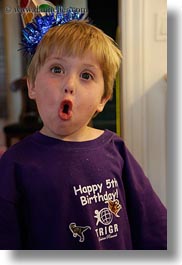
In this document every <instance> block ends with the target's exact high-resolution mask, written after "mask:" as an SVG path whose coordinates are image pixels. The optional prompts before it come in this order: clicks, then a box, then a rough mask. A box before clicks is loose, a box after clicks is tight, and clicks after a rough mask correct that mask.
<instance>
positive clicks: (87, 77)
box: [81, 72, 93, 80]
mask: <svg viewBox="0 0 182 265" xmlns="http://www.w3.org/2000/svg"><path fill="white" fill-rule="evenodd" d="M81 78H83V79H86V80H89V79H93V76H92V75H91V74H90V73H88V72H84V73H82V74H81Z"/></svg>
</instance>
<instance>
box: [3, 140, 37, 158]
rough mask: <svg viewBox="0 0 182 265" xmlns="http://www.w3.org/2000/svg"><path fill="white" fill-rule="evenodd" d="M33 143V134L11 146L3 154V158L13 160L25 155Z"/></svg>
mask: <svg viewBox="0 0 182 265" xmlns="http://www.w3.org/2000/svg"><path fill="white" fill-rule="evenodd" d="M32 144H33V135H30V136H27V137H25V138H24V139H23V140H21V141H19V142H18V143H16V144H14V145H12V146H11V147H9V148H8V149H7V150H6V151H5V152H4V153H3V155H2V157H1V159H0V161H1V160H2V161H3V160H12V159H15V158H18V157H19V156H20V157H24V156H25V155H26V153H28V151H29V147H30V146H31V145H32Z"/></svg>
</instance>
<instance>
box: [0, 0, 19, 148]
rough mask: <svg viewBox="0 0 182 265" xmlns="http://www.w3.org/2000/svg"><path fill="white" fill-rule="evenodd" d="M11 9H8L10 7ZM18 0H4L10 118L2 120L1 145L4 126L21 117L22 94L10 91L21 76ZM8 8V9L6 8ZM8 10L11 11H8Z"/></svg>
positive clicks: (0, 128) (0, 122) (0, 127)
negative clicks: (12, 84)
mask: <svg viewBox="0 0 182 265" xmlns="http://www.w3.org/2000/svg"><path fill="white" fill-rule="evenodd" d="M7 7H8V8H9V9H8V8H7ZM14 7H16V1H12V0H6V1H5V0H4V1H3V10H2V12H3V22H4V30H5V33H6V34H5V39H4V41H5V47H6V49H5V51H4V52H5V54H6V72H7V73H6V84H7V102H8V118H7V120H0V145H3V144H4V136H3V134H2V128H3V126H4V125H5V124H7V123H11V122H15V121H17V120H18V118H19V114H20V108H21V96H20V93H19V92H12V91H10V84H11V82H12V81H13V80H15V79H16V78H19V77H21V75H22V74H21V73H22V69H21V53H20V52H19V51H18V49H19V48H20V46H19V43H20V28H19V25H20V23H19V19H20V17H19V16H20V15H19V14H17V13H15V12H14V9H13V8H14ZM6 8H7V9H6ZM6 10H8V11H9V12H7V11H6Z"/></svg>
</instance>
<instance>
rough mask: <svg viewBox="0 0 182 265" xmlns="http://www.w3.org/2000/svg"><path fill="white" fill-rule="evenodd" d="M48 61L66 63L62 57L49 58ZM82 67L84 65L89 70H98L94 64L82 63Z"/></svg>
mask: <svg viewBox="0 0 182 265" xmlns="http://www.w3.org/2000/svg"><path fill="white" fill-rule="evenodd" d="M49 60H57V61H64V62H66V61H67V60H66V59H64V58H63V57H50V58H49ZM49 60H48V61H49ZM83 65H84V66H85V67H90V68H95V69H97V68H98V67H97V66H95V65H94V64H89V63H83Z"/></svg>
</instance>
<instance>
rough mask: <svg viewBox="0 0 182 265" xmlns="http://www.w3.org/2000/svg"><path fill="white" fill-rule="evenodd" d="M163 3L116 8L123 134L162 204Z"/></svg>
mask: <svg viewBox="0 0 182 265" xmlns="http://www.w3.org/2000/svg"><path fill="white" fill-rule="evenodd" d="M119 2H120V1H119ZM166 5H167V3H166V1H164V0H153V1H150V0H122V1H121V2H120V9H119V26H120V32H121V34H120V45H121V49H122V52H123V65H122V69H121V73H120V75H121V79H122V81H121V87H122V97H121V105H122V112H123V113H122V116H123V120H122V129H123V130H122V136H123V138H124V140H125V141H126V143H127V145H128V147H129V149H130V150H131V152H132V153H133V154H134V156H135V157H136V159H137V160H138V161H139V163H140V164H141V165H142V167H143V168H144V171H145V173H146V174H147V176H148V177H149V179H150V181H151V183H152V185H153V187H154V189H155V191H156V192H157V193H158V195H159V197H160V198H161V200H162V201H163V203H165V204H166V144H167V143H166V97H167V82H166V80H165V79H164V75H165V74H166V73H167V36H166V34H167V32H166V31H167V28H166V27H167V25H166V20H167V19H166V15H167V14H166V11H167V7H166Z"/></svg>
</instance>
